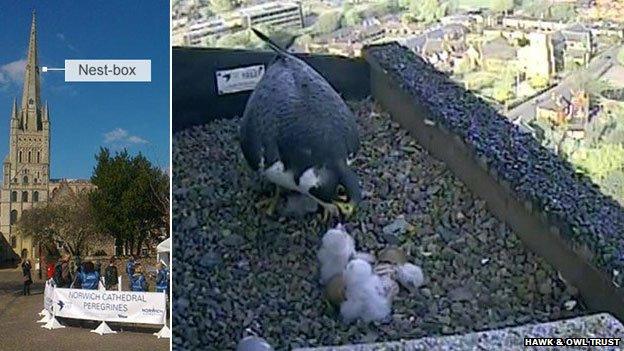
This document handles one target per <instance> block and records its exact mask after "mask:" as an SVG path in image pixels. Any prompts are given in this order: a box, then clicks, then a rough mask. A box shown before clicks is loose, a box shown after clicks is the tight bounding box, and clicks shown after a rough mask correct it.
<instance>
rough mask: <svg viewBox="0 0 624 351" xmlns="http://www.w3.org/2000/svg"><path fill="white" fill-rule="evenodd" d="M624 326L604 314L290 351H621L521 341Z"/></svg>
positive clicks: (623, 331) (605, 334) (592, 334)
mask: <svg viewBox="0 0 624 351" xmlns="http://www.w3.org/2000/svg"><path fill="white" fill-rule="evenodd" d="M622 336H624V326H623V325H622V324H621V323H620V322H619V321H618V320H617V319H615V318H614V317H613V316H611V315H610V314H607V313H603V314H596V315H591V316H584V317H578V318H573V319H567V320H560V321H556V322H548V323H540V324H527V325H523V326H519V327H513V328H505V329H497V330H489V331H484V332H477V333H470V334H464V335H451V336H444V337H426V338H422V339H417V340H406V341H397V342H388V343H375V344H359V345H344V346H327V347H317V348H302V349H295V350H293V351H373V350H375V351H416V350H423V351H424V350H427V351H429V350H431V351H434V350H492V351H498V350H500V351H503V350H505V351H507V350H621V349H622V347H621V346H620V347H600V348H596V347H595V348H588V347H570V346H567V347H561V348H557V347H525V346H524V338H539V337H549V338H620V340H622V339H621V338H622Z"/></svg>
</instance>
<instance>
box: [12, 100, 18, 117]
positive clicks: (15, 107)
mask: <svg viewBox="0 0 624 351" xmlns="http://www.w3.org/2000/svg"><path fill="white" fill-rule="evenodd" d="M11 119H17V100H15V99H13V108H12V109H11Z"/></svg>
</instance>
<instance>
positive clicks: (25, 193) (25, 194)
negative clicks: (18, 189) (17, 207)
mask: <svg viewBox="0 0 624 351" xmlns="http://www.w3.org/2000/svg"><path fill="white" fill-rule="evenodd" d="M22 202H28V191H22Z"/></svg>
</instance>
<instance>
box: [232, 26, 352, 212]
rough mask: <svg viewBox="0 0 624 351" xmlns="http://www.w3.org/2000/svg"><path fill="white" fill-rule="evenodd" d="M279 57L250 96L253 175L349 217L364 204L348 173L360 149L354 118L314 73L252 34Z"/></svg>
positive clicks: (247, 129) (246, 123) (245, 129)
mask: <svg viewBox="0 0 624 351" xmlns="http://www.w3.org/2000/svg"><path fill="white" fill-rule="evenodd" d="M252 30H253V31H254V33H255V34H256V35H257V36H258V37H259V38H260V39H262V40H263V41H264V42H266V43H267V44H268V45H269V47H270V48H271V49H273V50H274V51H275V52H276V53H277V57H276V58H275V59H274V61H273V62H272V63H271V64H270V65H269V67H268V69H267V70H266V72H265V74H264V76H263V77H262V79H261V80H260V82H259V83H258V85H257V86H256V88H255V90H254V92H253V93H252V94H251V97H250V98H249V100H248V102H247V106H246V107H245V112H244V114H243V119H242V122H241V126H240V142H241V148H242V151H243V155H244V156H245V159H246V160H247V163H248V164H249V165H250V166H251V168H252V169H254V170H256V171H258V172H259V173H260V174H261V175H262V176H264V177H265V178H266V179H268V180H269V181H270V182H272V183H274V184H276V185H277V187H276V191H275V196H274V197H273V198H272V199H271V200H270V201H268V202H269V209H268V212H269V213H272V212H273V210H274V209H275V205H276V203H277V201H278V199H279V189H280V187H282V188H285V189H288V190H291V191H297V192H299V193H302V194H305V195H307V196H309V197H311V198H312V199H314V200H316V202H318V203H319V204H320V205H321V206H322V207H323V208H324V209H325V215H326V217H328V216H327V215H329V214H332V215H339V214H341V215H343V216H345V217H347V216H350V215H351V214H352V213H353V211H354V210H355V207H356V206H357V204H358V203H359V202H360V200H361V191H360V187H359V183H358V178H357V176H356V174H355V172H354V171H353V170H352V169H351V168H350V167H349V164H350V161H349V160H348V158H350V157H352V156H353V155H354V154H355V153H356V152H357V150H358V148H359V144H360V142H359V136H358V130H357V125H356V122H355V116H354V115H353V113H352V112H351V110H350V109H349V107H348V106H347V105H346V103H345V102H344V101H343V100H342V98H341V97H340V95H338V93H337V92H336V91H335V90H334V89H333V88H332V87H331V85H329V83H328V82H327V81H326V80H325V79H324V78H323V77H322V76H321V75H320V74H319V73H318V72H316V71H315V70H314V69H313V68H312V67H310V66H309V65H307V64H306V63H305V62H304V61H302V60H301V59H299V58H297V57H295V56H294V55H292V54H290V53H288V52H286V51H284V50H283V49H282V48H280V47H279V46H278V45H276V44H275V43H274V42H272V41H271V40H270V39H269V38H268V37H266V36H265V35H264V34H262V33H260V32H259V31H257V30H255V29H252Z"/></svg>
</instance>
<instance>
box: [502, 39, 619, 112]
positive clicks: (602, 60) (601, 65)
mask: <svg viewBox="0 0 624 351" xmlns="http://www.w3.org/2000/svg"><path fill="white" fill-rule="evenodd" d="M618 49H619V46H615V47H612V48H610V49H608V50H605V51H603V52H602V53H601V54H599V55H598V56H596V57H594V58H593V59H592V60H591V61H590V62H589V66H588V67H587V68H585V69H583V70H581V71H579V72H574V73H572V74H570V75H569V76H567V77H566V78H564V79H563V80H562V81H561V82H560V83H559V84H557V85H555V86H553V87H551V88H550V89H548V90H546V91H544V92H543V93H542V94H540V95H537V96H535V97H533V98H531V99H529V100H527V101H525V102H523V103H522V104H520V105H518V106H516V107H515V108H513V109H511V110H509V111H508V112H507V113H506V116H507V117H508V118H509V119H511V120H513V121H515V120H516V119H518V117H520V118H521V119H522V121H524V122H528V121H530V120H532V119H533V118H534V117H535V105H536V104H538V103H539V102H541V101H543V100H545V99H546V98H548V97H549V95H550V94H551V93H552V92H555V93H561V92H562V91H565V90H569V89H570V88H571V87H573V84H574V82H575V81H577V80H578V77H579V74H583V73H584V74H587V73H589V75H590V76H591V78H592V79H597V78H598V77H600V76H602V75H603V74H604V73H605V72H606V71H607V70H608V69H609V68H610V67H611V66H612V65H614V64H617V61H616V60H617V59H616V56H617V51H618Z"/></svg>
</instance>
